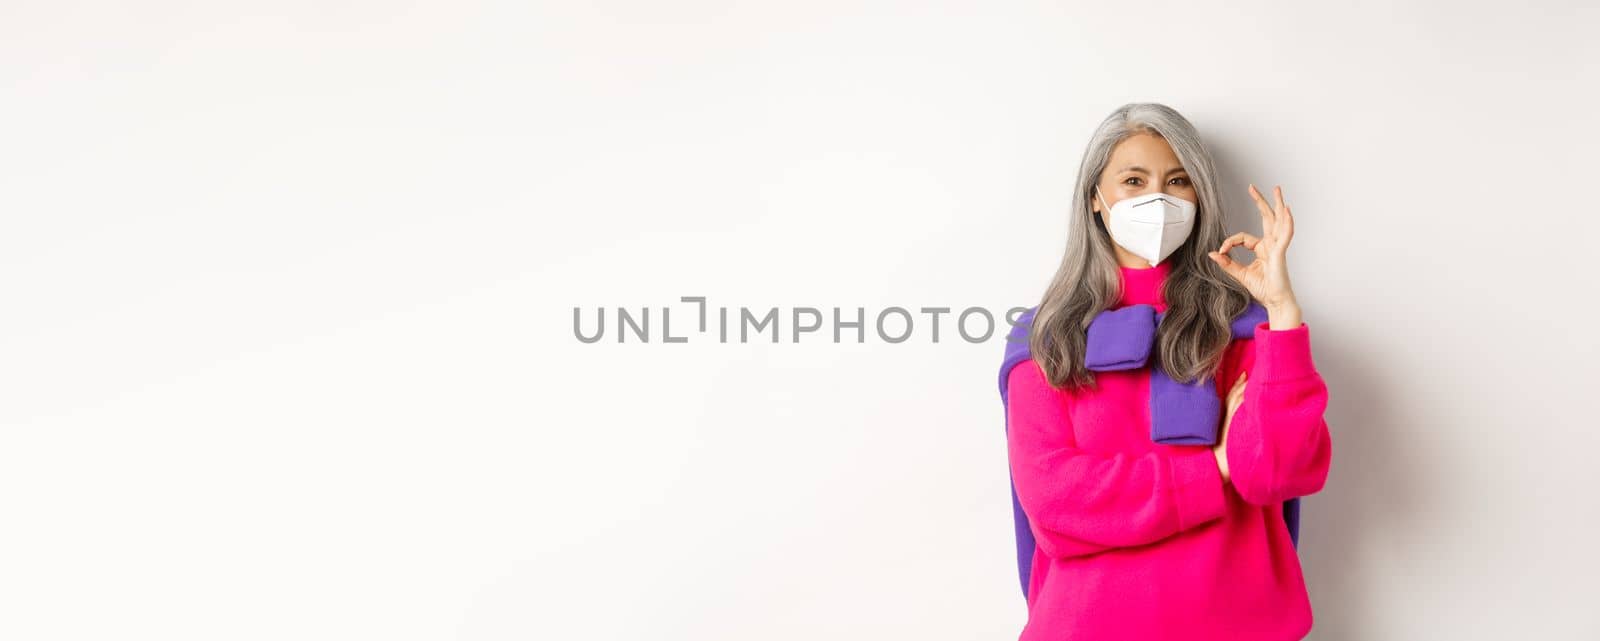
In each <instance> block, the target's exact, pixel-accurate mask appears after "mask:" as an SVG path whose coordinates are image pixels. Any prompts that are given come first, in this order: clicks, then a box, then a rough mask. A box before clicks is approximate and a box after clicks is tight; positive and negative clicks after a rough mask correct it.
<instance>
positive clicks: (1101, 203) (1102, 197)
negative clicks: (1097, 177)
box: [1094, 185, 1111, 216]
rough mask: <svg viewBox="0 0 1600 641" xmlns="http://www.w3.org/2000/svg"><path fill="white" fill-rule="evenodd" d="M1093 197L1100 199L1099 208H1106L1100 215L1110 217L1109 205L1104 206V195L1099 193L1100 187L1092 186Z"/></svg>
mask: <svg viewBox="0 0 1600 641" xmlns="http://www.w3.org/2000/svg"><path fill="white" fill-rule="evenodd" d="M1094 196H1095V198H1099V199H1100V206H1101V207H1105V208H1106V210H1105V211H1104V212H1101V213H1103V214H1105V215H1107V216H1110V215H1111V205H1108V204H1106V199H1105V195H1104V193H1103V192H1101V191H1100V186H1099V185H1095V186H1094Z"/></svg>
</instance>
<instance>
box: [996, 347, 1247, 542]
mask: <svg viewBox="0 0 1600 641" xmlns="http://www.w3.org/2000/svg"><path fill="white" fill-rule="evenodd" d="M1007 385H1008V388H1009V392H1008V394H1009V396H1010V400H1009V401H1008V403H1007V408H1006V423H1007V429H1006V441H1007V447H1008V450H1009V457H1010V463H1011V474H1012V482H1013V484H1014V485H1015V487H1016V490H1017V500H1018V502H1019V503H1021V505H1022V510H1023V512H1024V513H1026V514H1027V516H1028V522H1029V526H1030V527H1031V528H1032V529H1033V534H1034V539H1035V541H1036V542H1037V544H1038V546H1039V549H1041V550H1042V551H1044V552H1045V553H1046V554H1048V555H1050V556H1051V557H1053V558H1066V557H1072V556H1082V555H1088V554H1094V553H1096V552H1101V551H1104V550H1107V549H1111V548H1116V547H1128V546H1136V545H1144V544H1148V543H1153V542H1155V541H1159V540H1161V539H1164V538H1166V537H1169V536H1172V535H1174V534H1177V533H1178V532H1181V531H1183V530H1187V529H1189V528H1193V527H1197V526H1200V525H1203V524H1206V523H1208V522H1210V521H1213V520H1216V519H1218V518H1221V516H1222V514H1223V512H1224V510H1225V509H1226V505H1227V504H1226V502H1225V498H1224V494H1223V483H1222V473H1221V470H1220V469H1219V468H1218V466H1217V460H1216V457H1215V455H1214V454H1212V451H1211V448H1206V447H1184V446H1167V445H1159V446H1156V448H1155V449H1154V450H1152V451H1149V452H1145V453H1142V454H1126V453H1102V452H1092V451H1088V450H1083V449H1079V448H1078V447H1077V443H1076V439H1074V437H1073V435H1072V425H1071V423H1070V417H1069V416H1068V414H1067V412H1066V406H1065V403H1067V402H1068V398H1067V395H1066V394H1063V393H1062V392H1061V391H1059V390H1057V389H1055V388H1053V387H1051V386H1050V384H1049V382H1048V381H1047V380H1046V379H1045V376H1044V372H1043V371H1042V370H1040V369H1039V365H1038V364H1037V363H1035V362H1034V361H1032V360H1028V361H1024V362H1022V363H1021V364H1019V365H1017V366H1016V367H1015V368H1013V369H1012V370H1011V372H1010V374H1009V375H1008V378H1007Z"/></svg>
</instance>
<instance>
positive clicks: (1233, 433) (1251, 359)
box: [1219, 322, 1333, 505]
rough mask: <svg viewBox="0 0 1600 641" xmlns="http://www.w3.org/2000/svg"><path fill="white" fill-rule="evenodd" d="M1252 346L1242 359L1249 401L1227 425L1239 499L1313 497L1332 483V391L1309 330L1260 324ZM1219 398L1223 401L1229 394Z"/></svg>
mask: <svg viewBox="0 0 1600 641" xmlns="http://www.w3.org/2000/svg"><path fill="white" fill-rule="evenodd" d="M1252 342H1253V343H1254V345H1253V349H1247V350H1244V353H1243V354H1242V358H1241V361H1242V367H1243V368H1244V369H1243V371H1245V372H1247V374H1246V376H1245V381H1246V382H1245V386H1244V401H1243V403H1241V404H1240V406H1239V409H1238V410H1237V411H1235V412H1234V415H1233V422H1232V423H1231V424H1230V425H1229V426H1228V444H1227V457H1228V472H1229V477H1230V482H1231V483H1232V485H1233V487H1234V489H1235V490H1236V491H1237V492H1238V493H1239V496H1240V498H1243V499H1244V500H1245V501H1247V502H1250V503H1254V504H1256V505H1272V504H1276V503H1281V502H1283V501H1287V500H1289V499H1291V498H1294V497H1297V496H1305V495H1307V494H1314V493H1316V492H1318V491H1320V490H1321V489H1322V486H1323V484H1324V483H1325V482H1326V481H1327V478H1328V467H1329V463H1330V462H1331V459H1332V455H1333V444H1332V439H1331V437H1330V436H1329V434H1328V424H1327V422H1326V421H1325V420H1324V419H1323V412H1324V411H1325V410H1326V409H1327V406H1328V387H1327V385H1326V384H1325V383H1324V382H1323V380H1322V376H1321V375H1320V374H1318V373H1317V370H1316V366H1315V364H1314V363H1313V362H1312V360H1311V329H1310V328H1309V327H1308V326H1307V325H1306V324H1304V323H1301V324H1300V326H1299V327H1296V328H1294V329H1283V330H1273V329H1269V328H1268V325H1267V323H1265V322H1263V323H1259V324H1257V325H1256V328H1255V339H1254V341H1252ZM1236 376H1237V375H1235V377H1236ZM1225 380H1227V379H1225ZM1219 383H1220V381H1219ZM1231 386H1232V384H1231V383H1229V387H1231ZM1220 393H1221V394H1223V395H1224V398H1226V394H1227V390H1220Z"/></svg>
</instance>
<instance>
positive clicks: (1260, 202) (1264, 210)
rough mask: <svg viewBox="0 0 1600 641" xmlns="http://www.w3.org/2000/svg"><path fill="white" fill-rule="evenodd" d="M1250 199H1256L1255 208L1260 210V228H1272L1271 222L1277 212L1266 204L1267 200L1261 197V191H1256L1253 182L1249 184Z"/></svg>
mask: <svg viewBox="0 0 1600 641" xmlns="http://www.w3.org/2000/svg"><path fill="white" fill-rule="evenodd" d="M1250 199H1251V200H1254V201H1256V209H1257V210H1258V211H1260V212H1261V228H1262V229H1263V230H1266V229H1272V224H1273V223H1274V222H1275V221H1277V219H1278V214H1277V212H1274V211H1272V207H1270V206H1268V205H1267V200H1266V199H1265V198H1262V197H1261V192H1259V191H1256V186H1255V185H1254V184H1251V185H1250Z"/></svg>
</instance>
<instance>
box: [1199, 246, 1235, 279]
mask: <svg viewBox="0 0 1600 641" xmlns="http://www.w3.org/2000/svg"><path fill="white" fill-rule="evenodd" d="M1206 255H1207V256H1210V257H1211V261H1212V262H1214V263H1216V264H1217V266H1218V267H1221V268H1222V271H1224V272H1227V273H1228V275H1229V276H1232V277H1233V279H1234V280H1237V281H1239V282H1241V283H1242V282H1244V267H1243V266H1241V265H1240V264H1239V263H1236V262H1234V261H1233V259H1232V258H1230V257H1229V256H1228V255H1227V254H1224V253H1222V252H1218V251H1208V252H1206Z"/></svg>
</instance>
